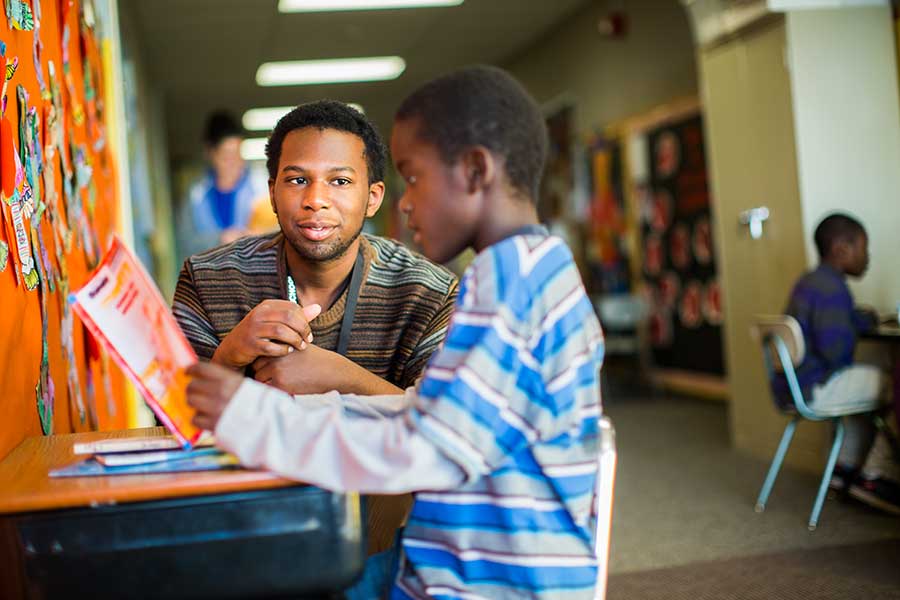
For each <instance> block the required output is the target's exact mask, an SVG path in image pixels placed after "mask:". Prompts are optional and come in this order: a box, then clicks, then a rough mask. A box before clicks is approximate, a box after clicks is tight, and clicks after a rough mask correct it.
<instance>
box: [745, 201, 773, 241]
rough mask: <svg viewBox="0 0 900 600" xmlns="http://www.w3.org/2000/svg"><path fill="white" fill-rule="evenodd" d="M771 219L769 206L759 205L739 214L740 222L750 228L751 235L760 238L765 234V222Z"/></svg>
mask: <svg viewBox="0 0 900 600" xmlns="http://www.w3.org/2000/svg"><path fill="white" fill-rule="evenodd" d="M768 219H769V207H767V206H757V207H755V208H750V209H747V210H745V211H743V212H742V213H741V214H739V215H738V222H739V223H740V224H741V225H746V226H748V227H749V228H750V237H751V238H753V239H754V240H758V239H759V238H761V237H762V234H763V223H765V222H766V221H767V220H768Z"/></svg>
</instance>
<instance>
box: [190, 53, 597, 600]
mask: <svg viewBox="0 0 900 600" xmlns="http://www.w3.org/2000/svg"><path fill="white" fill-rule="evenodd" d="M391 149H392V154H393V158H394V161H395V162H396V165H397V168H398V171H399V172H400V174H401V175H402V176H403V178H404V179H405V180H406V183H407V188H406V191H405V193H404V195H403V197H402V199H401V201H400V207H401V209H402V210H403V211H404V212H405V213H406V214H407V215H408V218H409V227H410V228H412V230H413V231H414V232H415V239H416V241H417V242H418V243H420V244H421V245H422V247H423V249H424V251H425V253H426V255H427V256H429V257H430V258H432V259H434V260H436V261H443V260H447V259H449V258H451V257H452V256H454V255H455V254H457V253H459V252H460V251H462V250H463V249H465V248H467V247H472V248H474V250H475V251H476V252H477V253H478V255H477V256H476V257H475V259H474V261H473V262H472V263H471V265H470V266H469V267H468V269H467V270H466V273H465V275H464V277H463V279H462V281H461V284H460V294H459V298H458V300H457V303H456V307H455V311H454V313H453V316H452V318H451V323H450V327H449V331H448V334H447V338H446V340H445V342H444V345H443V347H442V348H441V350H439V351H438V352H437V353H435V355H434V356H433V357H432V359H431V361H430V362H429V364H428V366H427V367H426V369H425V372H424V374H423V376H422V379H421V380H420V381H419V382H418V384H417V385H416V386H415V387H411V388H408V389H407V390H406V392H405V401H396V400H397V399H396V397H395V401H394V402H393V404H394V405H396V406H400V407H401V408H400V410H399V412H396V413H395V414H392V415H382V416H378V417H373V416H369V415H366V414H362V411H345V412H342V411H341V409H340V407H339V406H340V405H339V404H338V403H336V402H335V399H336V398H337V397H338V395H337V394H336V393H333V394H326V395H321V396H297V397H293V398H292V397H291V396H289V395H287V394H283V393H281V392H279V391H277V390H274V389H272V388H268V387H266V386H264V385H261V384H259V383H257V382H253V381H250V380H243V379H241V378H240V377H238V376H237V375H236V374H234V373H232V372H229V371H227V370H224V369H221V368H218V367H217V366H215V365H203V364H198V365H195V366H194V367H192V368H191V370H190V371H189V372H190V373H191V375H192V376H193V377H194V380H193V381H192V382H191V383H190V384H189V386H188V396H189V402H190V403H191V405H192V406H194V407H195V408H196V409H197V411H198V412H197V416H196V419H195V422H196V423H197V424H198V425H199V426H201V427H205V428H208V429H214V430H215V432H216V436H217V439H218V441H219V443H220V444H221V445H223V446H224V447H225V448H228V449H229V450H231V451H232V452H235V453H236V454H237V455H238V456H239V457H240V459H241V461H242V462H243V463H244V464H247V465H265V466H266V467H267V468H270V469H273V470H275V471H276V472H279V473H282V474H284V475H286V476H289V477H293V478H296V479H299V480H303V481H310V482H313V483H316V484H317V485H321V486H324V487H327V488H330V489H335V490H361V491H380V492H400V491H407V490H414V491H419V493H418V494H416V499H415V502H414V505H413V510H412V513H411V515H410V518H409V521H408V522H407V525H406V527H405V529H404V532H403V537H402V549H401V553H400V555H399V561H398V562H399V565H398V566H397V567H396V569H395V570H396V572H395V573H391V574H390V575H389V576H387V577H385V578H383V579H386V580H387V581H384V580H382V581H381V582H380V584H379V582H378V577H377V576H378V575H379V574H384V572H385V569H383V567H384V565H385V564H390V563H391V562H393V561H391V560H390V559H388V560H385V561H383V562H382V563H381V564H379V562H378V561H377V558H382V557H373V558H372V559H370V563H369V566H367V572H366V573H365V575H364V578H363V581H362V583H361V584H360V586H358V587H357V588H356V589H354V590H352V591H350V592H348V597H350V598H371V597H381V596H383V595H384V594H386V593H388V591H389V593H390V597H392V598H431V597H438V598H450V597H473V598H475V597H485V598H556V597H566V598H593V594H594V588H595V583H596V577H597V565H596V558H595V556H594V552H593V538H594V531H595V528H594V517H593V515H592V510H591V507H592V504H593V496H594V494H593V491H594V487H595V482H596V473H597V456H598V441H599V440H598V419H599V416H600V413H601V410H600V380H599V369H600V363H601V357H602V353H603V340H602V335H601V332H600V325H599V322H598V321H597V318H596V316H595V315H594V312H593V308H592V306H591V303H590V301H589V300H588V298H587V296H586V294H585V291H584V287H583V285H582V282H581V279H580V277H579V275H578V272H577V270H576V267H575V264H574V262H573V259H572V255H571V253H570V252H569V249H568V248H567V247H566V246H565V244H564V243H563V242H562V241H561V240H559V239H558V238H554V237H550V236H548V234H547V232H546V230H545V229H544V228H543V227H540V226H539V225H537V213H536V210H535V198H536V194H537V189H538V183H539V181H540V176H541V171H542V167H543V163H544V158H545V156H546V149H547V134H546V129H545V126H544V122H543V118H542V116H541V113H540V110H539V109H538V107H537V105H536V103H535V102H534V100H533V99H532V98H531V97H530V96H528V94H527V93H526V92H525V91H524V89H523V88H522V87H521V86H520V85H519V84H518V83H517V82H516V81H515V80H514V79H512V78H511V77H510V76H509V75H507V74H506V73H505V72H503V71H501V70H499V69H494V68H489V67H475V68H469V69H464V70H461V71H458V72H455V73H452V74H450V75H447V76H444V77H441V78H439V79H436V80H434V81H432V82H430V83H429V84H426V85H425V86H424V87H422V88H420V89H419V90H418V91H416V92H414V93H413V94H412V95H411V96H410V97H409V98H407V99H406V101H405V102H404V103H403V104H402V106H401V107H400V110H399V111H398V113H397V117H396V120H395V125H394V131H393V136H392V143H391ZM302 352H305V350H304V351H301V352H300V353H301V354H302ZM340 398H341V399H342V400H343V401H344V404H343V405H344V406H345V407H346V406H349V405H350V404H351V403H352V402H354V401H357V400H358V398H354V397H351V396H346V395H344V396H341V397H340ZM382 400H383V399H382ZM379 404H384V403H383V402H380V403H379ZM281 431H284V432H290V434H289V435H284V434H282V433H280V432H281ZM421 490H428V491H421ZM379 566H381V567H382V570H381V571H380V572H379ZM370 567H371V568H370Z"/></svg>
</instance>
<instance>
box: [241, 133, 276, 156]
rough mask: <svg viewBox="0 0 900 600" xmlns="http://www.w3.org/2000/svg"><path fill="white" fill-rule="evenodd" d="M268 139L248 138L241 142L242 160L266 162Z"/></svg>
mask: <svg viewBox="0 0 900 600" xmlns="http://www.w3.org/2000/svg"><path fill="white" fill-rule="evenodd" d="M267 141H269V140H268V138H264V137H261V138H247V139H246V140H244V141H242V142H241V158H243V159H244V160H265V159H266V142H267Z"/></svg>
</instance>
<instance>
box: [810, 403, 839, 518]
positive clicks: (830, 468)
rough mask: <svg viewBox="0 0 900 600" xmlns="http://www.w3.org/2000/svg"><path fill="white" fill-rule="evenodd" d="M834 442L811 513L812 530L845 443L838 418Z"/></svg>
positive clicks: (835, 421)
mask: <svg viewBox="0 0 900 600" xmlns="http://www.w3.org/2000/svg"><path fill="white" fill-rule="evenodd" d="M834 423H835V427H834V442H833V443H832V444H831V452H830V453H829V454H828V463H827V464H826V465H825V473H824V474H823V475H822V482H821V483H820V484H819V493H818V494H816V502H815V504H813V509H812V513H811V514H810V515H809V525H808V528H809V530H810V531H814V530H815V529H816V526H817V525H818V524H819V515H820V514H821V513H822V505H823V504H824V503H825V494H826V493H827V492H828V482H829V481H831V474H832V473H834V465H835V464H837V459H838V453H840V451H841V446H842V445H843V443H844V422H843V420H842V419H840V418H838V419H835V420H834Z"/></svg>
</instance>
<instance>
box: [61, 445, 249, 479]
mask: <svg viewBox="0 0 900 600" xmlns="http://www.w3.org/2000/svg"><path fill="white" fill-rule="evenodd" d="M194 452H201V454H200V455H197V456H190V457H186V458H181V459H177V460H164V461H160V462H150V463H140V464H134V465H120V466H107V465H104V464H102V463H100V462H98V461H97V460H95V458H94V457H91V458H87V459H85V460H81V461H78V462H76V463H73V464H71V465H68V466H65V467H61V468H59V469H53V470H51V471H50V477H90V476H97V477H104V476H108V475H146V474H154V473H181V472H187V471H218V470H222V469H238V468H240V466H241V465H240V462H238V459H237V457H235V456H234V455H232V454H228V453H227V452H222V451H220V450H217V451H215V452H213V453H202V451H196V450H195V451H194Z"/></svg>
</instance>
